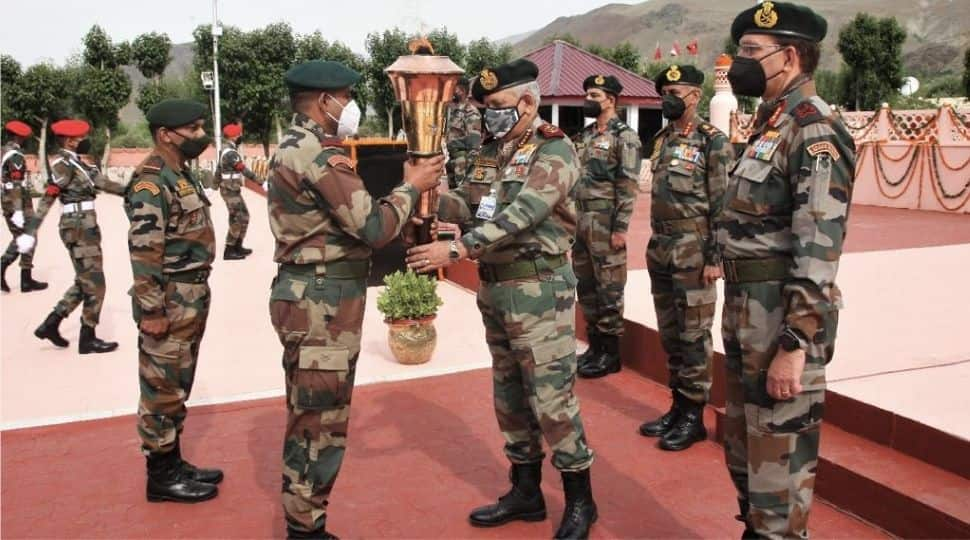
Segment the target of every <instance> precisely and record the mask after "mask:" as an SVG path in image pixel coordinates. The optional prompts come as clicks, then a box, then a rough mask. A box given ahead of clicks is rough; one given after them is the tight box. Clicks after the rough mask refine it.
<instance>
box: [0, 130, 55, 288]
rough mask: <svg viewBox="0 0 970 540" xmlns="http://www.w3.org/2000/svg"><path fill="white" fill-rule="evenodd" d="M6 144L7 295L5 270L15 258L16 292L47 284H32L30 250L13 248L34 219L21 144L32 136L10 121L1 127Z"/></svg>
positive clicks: (1, 278)
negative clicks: (24, 250)
mask: <svg viewBox="0 0 970 540" xmlns="http://www.w3.org/2000/svg"><path fill="white" fill-rule="evenodd" d="M4 131H5V132H6V135H7V143H6V144H4V145H3V150H2V151H0V156H2V158H0V175H2V179H0V193H2V200H3V219H4V221H6V222H7V228H8V229H9V230H10V234H11V235H12V236H13V239H12V240H11V241H10V244H9V245H8V246H7V250H6V251H5V252H4V253H3V257H2V259H0V261H2V265H3V266H2V270H0V284H2V287H0V288H2V289H3V292H10V287H9V286H8V285H7V267H9V266H10V265H11V264H13V262H14V261H15V260H17V257H18V256H19V257H20V291H21V292H30V291H41V290H44V289H46V288H47V284H46V283H44V282H41V281H34V278H33V276H32V275H31V272H32V270H33V267H34V250H35V249H36V246H31V247H30V249H27V250H26V252H25V253H23V254H21V253H20V251H19V250H18V248H17V239H18V238H19V237H20V236H21V235H22V234H23V233H24V225H25V224H26V222H27V220H29V219H32V218H33V216H34V203H33V199H32V198H31V196H30V182H29V181H28V180H27V163H26V161H25V160H24V154H23V148H22V146H23V144H24V142H25V141H26V140H27V139H29V138H30V136H31V135H32V134H33V129H31V128H30V126H28V125H27V124H25V123H23V122H21V121H20V120H11V121H9V122H7V123H6V125H4Z"/></svg>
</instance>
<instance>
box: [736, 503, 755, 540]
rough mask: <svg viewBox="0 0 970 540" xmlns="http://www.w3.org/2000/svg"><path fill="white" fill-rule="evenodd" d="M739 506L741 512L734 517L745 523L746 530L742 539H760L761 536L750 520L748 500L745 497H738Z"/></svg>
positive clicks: (742, 534)
mask: <svg viewBox="0 0 970 540" xmlns="http://www.w3.org/2000/svg"><path fill="white" fill-rule="evenodd" d="M738 508H739V509H740V510H741V513H740V514H738V515H736V516H734V519H736V520H738V521H740V522H741V523H744V532H742V533H741V540H758V539H759V538H761V536H760V535H759V534H758V533H757V532H755V530H754V527H752V526H751V523H750V522H749V521H748V509H749V507H748V501H747V500H745V499H738Z"/></svg>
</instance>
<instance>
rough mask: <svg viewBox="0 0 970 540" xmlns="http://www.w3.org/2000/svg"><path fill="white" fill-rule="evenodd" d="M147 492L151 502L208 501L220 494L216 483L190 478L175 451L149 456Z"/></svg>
mask: <svg viewBox="0 0 970 540" xmlns="http://www.w3.org/2000/svg"><path fill="white" fill-rule="evenodd" d="M145 494H146V496H147V497H148V501H149V502H164V501H172V502H182V503H195V502H201V501H207V500H209V499H211V498H213V497H215V496H216V495H218V494H219V488H217V487H216V486H215V484H206V483H204V482H198V481H196V480H193V479H192V478H189V475H187V474H185V472H184V471H183V470H182V468H181V467H180V466H179V459H178V456H177V455H176V454H175V452H168V453H165V454H150V455H149V456H148V483H147V485H146V488H145Z"/></svg>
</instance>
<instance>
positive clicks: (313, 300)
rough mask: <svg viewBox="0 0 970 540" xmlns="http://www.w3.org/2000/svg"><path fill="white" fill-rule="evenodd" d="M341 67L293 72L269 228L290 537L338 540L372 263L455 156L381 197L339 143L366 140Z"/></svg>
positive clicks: (409, 173) (421, 169) (408, 173)
mask: <svg viewBox="0 0 970 540" xmlns="http://www.w3.org/2000/svg"><path fill="white" fill-rule="evenodd" d="M359 80H360V75H359V74H358V73H357V72H355V71H353V70H351V69H349V68H347V67H345V66H344V65H342V64H340V63H337V62H324V61H312V62H306V63H303V64H299V65H297V66H294V67H293V68H292V69H290V70H289V71H288V72H287V73H286V76H285V81H286V84H287V86H288V87H289V89H290V100H291V103H292V107H293V111H294V113H295V114H294V117H293V124H292V125H291V126H290V127H289V129H287V130H286V132H285V133H284V136H283V139H282V140H281V141H280V145H279V149H278V150H277V152H276V155H275V156H274V157H273V160H272V162H271V164H270V169H271V172H270V178H269V191H268V194H267V202H268V205H269V221H270V228H271V229H272V231H273V235H274V236H275V237H276V253H275V255H274V260H275V261H276V262H277V263H279V272H278V274H277V276H276V278H275V279H274V280H273V286H272V292H271V294H270V301H269V308H270V318H271V320H272V323H273V327H274V328H275V329H276V332H277V334H278V335H279V339H280V343H281V344H282V345H283V368H284V371H285V375H286V398H287V402H286V409H287V422H286V432H285V435H284V442H283V510H284V512H285V513H286V526H287V534H288V536H289V537H290V538H333V536H332V535H331V534H330V533H328V532H327V531H326V524H327V503H328V499H329V496H330V491H331V489H332V488H333V485H334V482H335V481H336V478H337V473H338V472H339V470H340V464H341V462H342V461H343V456H344V451H345V447H346V441H347V429H348V424H349V420H350V403H351V395H352V394H353V389H354V374H355V372H356V365H357V358H358V354H359V353H360V340H361V326H362V324H363V318H364V304H365V295H366V292H367V275H368V272H369V267H370V256H371V253H372V251H373V249H374V248H379V247H381V246H383V245H385V244H387V243H388V242H390V241H391V240H393V239H394V238H395V237H396V236H397V235H398V234H399V233H400V232H401V229H402V226H403V225H404V224H405V223H407V222H408V217H409V216H410V214H411V211H412V210H413V209H414V207H415V205H416V204H417V201H418V198H419V195H420V193H421V192H422V191H427V190H429V189H432V188H434V187H436V186H437V184H438V179H439V178H440V176H441V174H442V172H443V165H444V157H438V158H434V159H429V160H421V161H419V162H418V163H417V164H415V165H411V164H410V163H408V164H406V165H405V167H404V183H403V184H401V185H400V186H398V187H396V188H395V189H394V190H392V191H391V193H390V194H389V195H388V196H387V197H385V198H383V199H380V200H375V199H373V198H371V196H370V195H369V194H368V192H367V190H366V189H365V187H364V183H363V180H361V178H360V177H359V176H358V175H357V173H356V172H355V171H354V164H353V163H352V162H351V160H350V158H348V157H347V155H346V150H344V149H343V148H342V147H341V146H340V141H341V140H342V139H343V138H344V137H346V136H349V135H353V134H354V133H356V129H357V125H356V123H357V121H356V120H355V118H359V117H358V116H357V115H356V114H354V113H350V114H347V113H344V111H352V110H354V109H356V108H357V105H356V103H355V102H354V101H353V98H352V97H351V87H352V86H353V85H354V84H355V83H357V81H359Z"/></svg>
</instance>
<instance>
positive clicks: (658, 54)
mask: <svg viewBox="0 0 970 540" xmlns="http://www.w3.org/2000/svg"><path fill="white" fill-rule="evenodd" d="M663 57H664V53H663V51H661V50H660V42H659V41H658V42H657V48H656V49H654V51H653V59H654V60H662V59H663Z"/></svg>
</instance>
